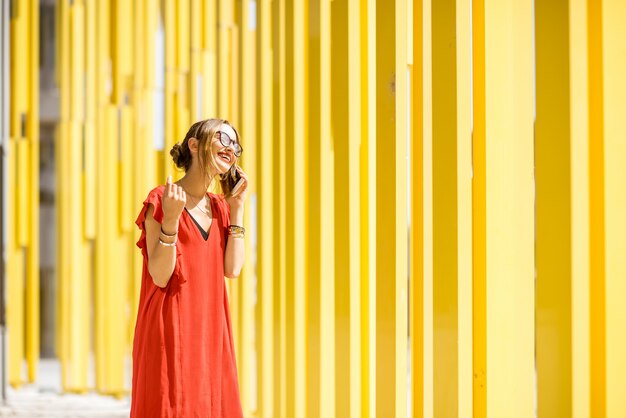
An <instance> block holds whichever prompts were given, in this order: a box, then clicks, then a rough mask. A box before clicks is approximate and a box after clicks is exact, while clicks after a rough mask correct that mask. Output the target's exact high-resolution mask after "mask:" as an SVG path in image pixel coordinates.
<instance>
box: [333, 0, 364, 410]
mask: <svg viewBox="0 0 626 418" xmlns="http://www.w3.org/2000/svg"><path fill="white" fill-rule="evenodd" d="M361 3H362V2H360V1H359V0H350V1H348V4H347V7H346V16H345V19H346V20H347V22H346V21H344V24H345V25H346V27H347V34H346V35H347V38H348V39H347V49H348V55H347V58H348V65H347V69H346V73H345V75H344V77H345V76H347V77H348V80H347V81H346V85H347V87H348V95H347V96H348V97H349V101H348V123H347V127H348V137H347V138H346V139H347V141H346V142H345V143H346V145H347V147H346V148H347V150H348V152H347V154H346V156H347V157H348V158H347V161H346V158H344V159H343V164H345V166H346V172H347V178H346V180H347V181H344V186H347V191H346V197H347V201H348V208H347V213H346V215H347V217H348V219H347V228H346V229H344V231H346V230H347V231H346V232H347V233H348V242H349V249H348V260H349V276H348V277H349V296H348V298H347V299H348V300H347V302H348V303H349V308H348V309H346V310H345V312H347V313H348V314H349V318H350V319H349V329H350V331H349V345H348V347H349V350H347V351H348V361H347V364H348V366H349V379H350V380H349V393H348V394H347V396H346V397H347V399H348V400H349V403H348V402H345V403H347V404H348V405H349V408H350V409H349V414H348V415H346V416H348V417H351V418H358V417H361V416H363V413H362V396H363V387H364V386H363V381H362V378H361V376H362V372H363V370H362V368H363V367H362V361H363V360H362V357H361V342H362V341H363V340H362V333H361V325H362V321H365V323H367V318H366V317H364V315H362V305H361V302H362V301H361V277H362V275H361V265H362V260H361V212H362V207H361V203H362V200H361V182H362V180H363V177H362V175H361V159H362V157H361V152H360V150H361V147H362V142H364V141H362V139H363V129H362V127H363V123H364V120H366V119H367V110H366V109H367V108H366V107H364V106H363V103H362V99H363V97H364V96H366V95H367V90H366V88H365V84H364V80H366V77H364V75H366V74H367V73H366V72H365V70H366V68H367V62H366V61H364V60H363V58H364V57H363V56H364V55H366V54H365V51H364V46H365V45H366V43H365V42H364V38H365V37H366V35H365V33H363V26H362V25H364V24H365V17H366V6H365V5H364V4H363V5H361ZM344 125H345V122H344ZM337 180H339V179H337ZM348 277H346V279H347V278H348ZM346 282H348V280H346ZM344 321H345V319H344ZM338 416H340V415H339V414H338Z"/></svg>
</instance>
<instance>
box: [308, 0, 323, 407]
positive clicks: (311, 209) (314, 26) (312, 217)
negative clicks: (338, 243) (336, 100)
mask: <svg viewBox="0 0 626 418" xmlns="http://www.w3.org/2000/svg"><path fill="white" fill-rule="evenodd" d="M308 12H309V23H308V33H307V43H308V76H309V79H308V85H309V94H308V97H307V106H308V109H309V111H308V120H307V123H308V148H307V159H308V172H309V175H308V178H307V189H308V191H309V194H310V196H311V198H310V199H309V200H308V202H307V213H308V229H309V231H310V234H309V236H308V240H307V241H308V247H307V270H308V280H307V283H306V294H307V304H306V318H307V328H306V331H307V335H306V338H307V349H306V365H307V367H306V390H307V399H306V416H310V417H319V416H320V408H321V405H320V404H321V399H320V395H321V390H322V386H321V372H322V363H321V361H322V360H321V354H320V350H321V332H322V330H321V319H322V318H321V297H322V294H321V281H322V276H321V265H320V263H321V251H322V241H321V237H320V233H321V196H320V192H321V178H322V176H321V172H320V170H321V155H322V154H321V152H322V149H321V143H320V141H321V132H322V131H321V129H322V126H321V122H320V121H321V111H322V107H321V92H320V87H321V85H320V83H321V36H320V29H321V1H320V0H309V2H308ZM314 197H317V198H314Z"/></svg>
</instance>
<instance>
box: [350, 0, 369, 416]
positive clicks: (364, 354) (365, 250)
mask: <svg viewBox="0 0 626 418" xmlns="http://www.w3.org/2000/svg"><path fill="white" fill-rule="evenodd" d="M358 7H359V10H360V13H358V14H359V15H360V23H359V36H360V50H361V53H360V63H359V65H360V86H359V87H360V89H361V96H360V101H359V102H360V112H361V119H360V127H359V128H355V129H360V137H359V140H360V141H361V146H360V155H359V158H360V169H359V176H360V177H361V180H360V201H359V205H360V209H361V213H360V225H359V228H360V242H361V245H360V250H359V256H360V262H361V266H360V272H361V273H360V278H359V280H360V284H359V288H360V295H359V298H360V301H359V304H360V308H361V309H360V320H359V322H360V325H359V326H360V333H361V338H360V341H359V351H360V356H361V364H360V365H359V367H360V375H361V384H360V405H359V406H356V405H354V408H353V409H352V413H353V414H356V413H357V412H359V411H360V415H361V416H364V417H369V416H370V407H369V406H370V399H372V398H373V397H372V396H371V395H370V379H371V378H370V324H371V321H370V309H369V305H370V286H369V280H370V268H369V265H370V263H371V261H370V260H372V259H373V257H370V256H369V254H370V252H369V250H370V237H369V233H370V229H369V222H370V219H369V218H370V210H369V191H370V184H371V183H373V182H371V181H370V176H369V160H370V158H369V154H370V144H369V124H370V121H371V120H374V119H375V118H370V117H369V115H370V113H369V111H370V107H369V106H370V99H369V92H370V88H369V73H370V62H369V59H370V58H369V57H370V39H369V34H368V25H369V21H370V18H369V14H370V5H369V1H368V0H360V4H359V6H358ZM355 8H356V6H355ZM350 12H352V10H350ZM351 33H352V32H351Z"/></svg>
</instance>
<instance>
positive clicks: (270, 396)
mask: <svg viewBox="0 0 626 418" xmlns="http://www.w3.org/2000/svg"><path fill="white" fill-rule="evenodd" d="M257 16H258V17H259V38H258V53H257V57H258V60H259V68H260V74H259V83H258V86H259V87H260V92H259V93H260V95H259V103H260V105H259V106H258V115H259V124H258V127H259V130H258V132H259V134H258V137H257V144H258V145H257V149H258V150H259V153H258V159H257V161H258V167H259V179H258V180H257V182H258V185H259V216H258V220H259V222H258V227H259V241H258V242H259V246H258V250H259V253H258V271H259V276H258V294H259V302H258V303H259V310H258V311H257V315H258V316H257V318H260V320H259V321H258V322H257V335H258V337H259V340H260V341H259V345H258V347H259V357H258V358H259V360H258V370H259V379H258V381H257V387H258V391H259V408H258V410H259V412H260V416H262V417H270V416H272V415H273V413H274V412H273V411H274V403H273V400H274V351H275V349H274V318H273V315H274V310H273V309H274V293H273V281H274V276H275V273H274V272H275V268H274V267H275V265H274V260H275V256H274V248H273V241H274V235H273V234H274V230H275V228H274V224H273V222H274V193H275V191H274V183H273V180H274V179H273V176H272V173H273V168H274V146H273V145H274V144H273V142H274V141H273V138H274V130H273V120H274V115H273V112H274V104H273V96H272V95H273V88H272V75H273V62H272V55H271V51H272V10H271V2H270V1H269V0H262V1H261V2H260V3H259V11H258V13H257ZM268 144H271V145H272V146H267V145H268Z"/></svg>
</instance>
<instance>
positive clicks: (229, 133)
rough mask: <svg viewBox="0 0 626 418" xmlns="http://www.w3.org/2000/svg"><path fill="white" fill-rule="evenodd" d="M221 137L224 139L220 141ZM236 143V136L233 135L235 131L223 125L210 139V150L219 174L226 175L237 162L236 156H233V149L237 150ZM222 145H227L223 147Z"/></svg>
mask: <svg viewBox="0 0 626 418" xmlns="http://www.w3.org/2000/svg"><path fill="white" fill-rule="evenodd" d="M221 136H224V137H223V138H221V139H222V140H221V141H220V137H221ZM236 141H237V135H236V134H235V130H234V129H233V128H232V127H231V126H230V125H228V124H225V123H223V124H222V125H221V126H220V128H219V129H218V130H217V132H216V134H215V135H214V136H213V138H212V139H211V145H210V150H211V154H212V155H213V158H214V159H215V162H216V164H217V169H218V172H219V174H224V173H226V172H227V171H228V170H230V167H231V166H232V165H233V164H235V162H237V156H236V155H235V149H236V148H237V145H235V144H236ZM223 143H224V144H229V145H228V146H224V144H223Z"/></svg>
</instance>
